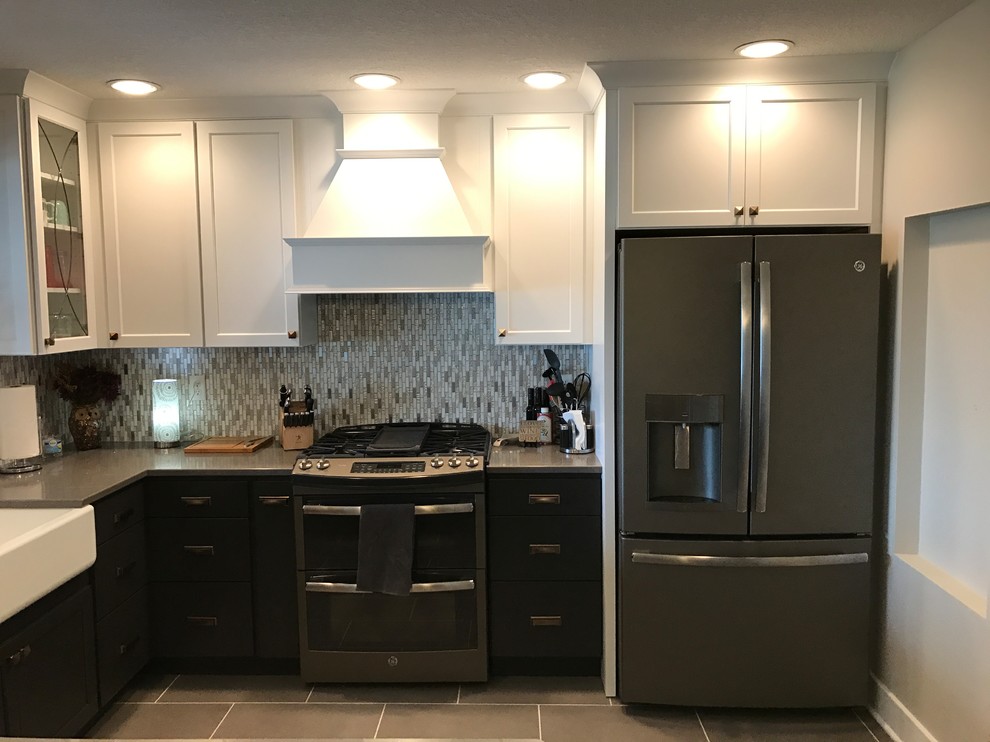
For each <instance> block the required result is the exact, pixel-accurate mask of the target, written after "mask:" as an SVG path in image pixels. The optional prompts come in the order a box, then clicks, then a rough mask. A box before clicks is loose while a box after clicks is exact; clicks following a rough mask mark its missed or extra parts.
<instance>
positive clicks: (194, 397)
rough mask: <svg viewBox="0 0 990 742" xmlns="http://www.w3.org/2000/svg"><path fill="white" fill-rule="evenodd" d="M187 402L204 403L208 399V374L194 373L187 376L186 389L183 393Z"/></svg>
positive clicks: (189, 403)
mask: <svg viewBox="0 0 990 742" xmlns="http://www.w3.org/2000/svg"><path fill="white" fill-rule="evenodd" d="M183 396H184V397H185V398H186V404H187V405H191V404H203V403H204V402H205V401H206V376H205V375H204V374H194V375H192V376H187V377H186V389H185V394H184V395H183Z"/></svg>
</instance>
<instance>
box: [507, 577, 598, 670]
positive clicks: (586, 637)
mask: <svg viewBox="0 0 990 742" xmlns="http://www.w3.org/2000/svg"><path fill="white" fill-rule="evenodd" d="M489 600H490V604H491V622H490V626H491V640H492V646H491V650H492V656H494V657H598V656H600V655H601V652H602V584H601V582H584V581H582V582H498V581H493V582H492V584H491V593H490V596H489Z"/></svg>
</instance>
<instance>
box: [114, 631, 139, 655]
mask: <svg viewBox="0 0 990 742" xmlns="http://www.w3.org/2000/svg"><path fill="white" fill-rule="evenodd" d="M139 641H141V635H140V634H138V635H137V636H135V637H134V638H133V639H131V640H130V641H129V642H124V643H123V644H121V645H120V647H118V649H117V651H118V652H119V653H120V655H121V656H123V655H125V654H127V653H128V652H130V651H131V650H132V649H134V647H136V646H137V645H138V642H139Z"/></svg>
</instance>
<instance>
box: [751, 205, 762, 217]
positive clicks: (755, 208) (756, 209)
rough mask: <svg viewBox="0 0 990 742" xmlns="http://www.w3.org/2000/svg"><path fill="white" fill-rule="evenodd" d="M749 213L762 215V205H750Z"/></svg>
mask: <svg viewBox="0 0 990 742" xmlns="http://www.w3.org/2000/svg"><path fill="white" fill-rule="evenodd" d="M749 215H750V216H759V215H760V207H759V206H750V207H749Z"/></svg>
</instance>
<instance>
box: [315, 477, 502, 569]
mask: <svg viewBox="0 0 990 742" xmlns="http://www.w3.org/2000/svg"><path fill="white" fill-rule="evenodd" d="M295 499H296V524H297V529H296V534H297V536H301V538H297V540H296V559H297V568H298V569H300V570H306V571H319V572H330V571H338V570H356V569H357V566H358V532H359V524H360V520H361V518H360V516H361V506H360V505H359V504H355V503H361V504H373V503H411V504H413V505H415V506H416V521H415V536H414V551H413V569H414V570H438V569H460V570H465V569H467V570H471V569H474V568H475V567H479V566H484V564H483V562H484V556H483V555H484V551H483V550H484V544H483V540H484V539H483V536H480V535H479V526H478V524H479V523H484V513H480V512H478V507H479V503H478V502H476V498H475V496H474V495H473V494H458V495H452V494H443V495H440V494H432V495H431V494H428V493H420V494H402V493H391V494H389V493H373V492H369V493H362V494H361V496H360V497H355V496H354V495H353V494H349V495H329V494H328V495H307V496H303V497H296V498H295ZM479 499H480V498H479ZM481 533H483V531H482V532H481Z"/></svg>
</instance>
